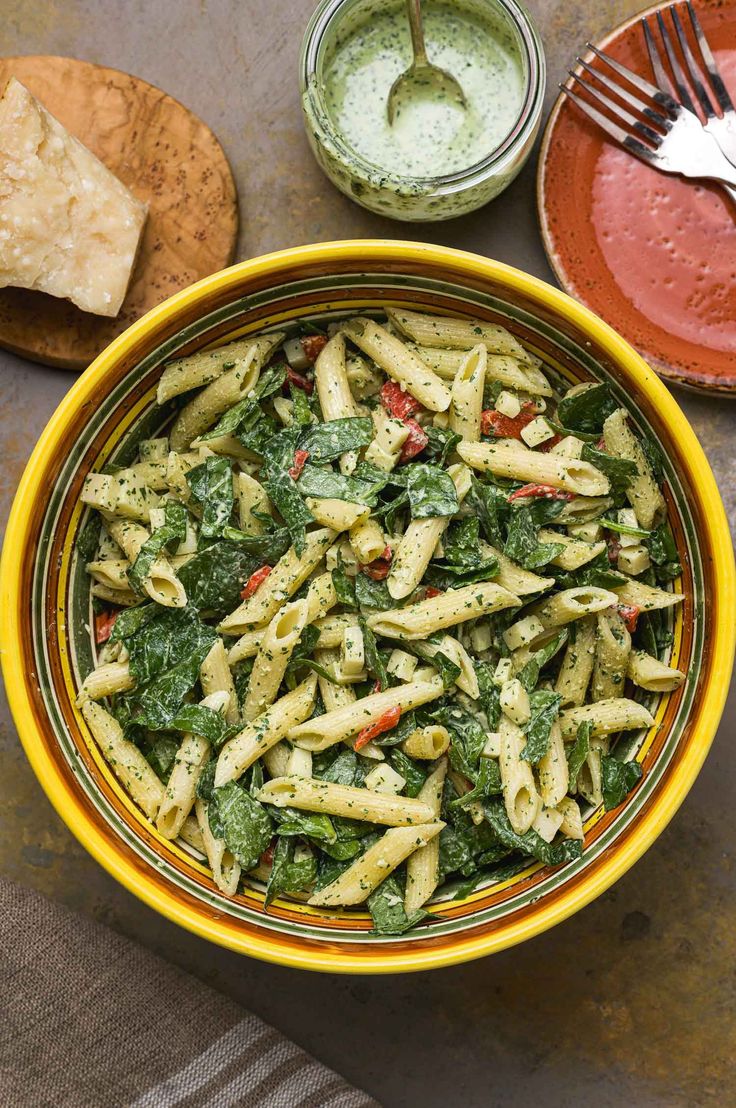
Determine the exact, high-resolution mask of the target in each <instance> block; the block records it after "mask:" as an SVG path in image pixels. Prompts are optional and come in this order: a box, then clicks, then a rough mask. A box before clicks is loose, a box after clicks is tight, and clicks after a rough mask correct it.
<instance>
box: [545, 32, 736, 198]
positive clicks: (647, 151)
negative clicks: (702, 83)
mask: <svg viewBox="0 0 736 1108" xmlns="http://www.w3.org/2000/svg"><path fill="white" fill-rule="evenodd" d="M586 46H587V48H588V49H589V50H592V52H593V53H594V54H595V55H596V57H598V58H599V59H600V60H601V61H602V62H603V63H604V65H605V66H607V67H608V68H609V69H611V70H613V72H614V73H615V74H617V75H618V76H619V77H622V78H623V79H624V81H625V82H627V83H628V84H629V85H633V87H634V88H635V89H636V90H637V93H639V94H640V95H635V94H634V93H633V92H631V91H630V90H629V89H628V88H626V86H625V85H624V84H623V83H621V82H619V81H616V80H614V79H613V77H611V76H610V75H609V73H608V72H606V71H603V70H601V69H594V68H593V66H592V65H590V64H589V63H588V62H586V61H584V60H583V59H582V58H576V61H577V63H578V64H579V65H580V66H581V67H582V68H583V70H585V72H586V74H589V75H590V78H592V79H586V78H584V77H583V76H581V75H580V74H578V73H574V72H573V71H572V70H570V76H571V77H572V78H573V80H574V81H575V82H576V83H577V84H578V85H579V86H580V87H581V88H582V89H584V90H585V92H586V93H587V94H588V95H589V96H591V97H593V99H595V100H597V101H598V102H599V103H600V104H602V105H603V106H604V107H605V109H606V111H607V113H608V114H604V112H602V111H599V109H598V108H596V107H595V106H594V105H593V104H591V103H590V101H589V100H586V99H584V98H583V97H582V96H578V95H577V94H576V93H575V92H573V91H572V89H571V88H568V86H567V85H561V86H560V88H561V89H562V91H563V92H564V93H565V95H566V96H569V97H570V99H571V100H573V101H574V102H575V103H576V104H577V106H578V107H579V108H580V109H581V110H582V111H584V112H585V113H586V115H588V116H590V118H591V119H593V120H595V122H596V123H597V124H598V125H599V127H602V128H603V130H604V131H605V132H606V134H608V135H610V136H611V138H613V139H615V140H616V142H618V143H620V144H621V146H623V147H624V149H626V150H628V151H629V153H631V154H633V155H634V156H635V157H637V158H639V159H641V161H643V162H646V163H647V164H648V165H652V166H654V167H655V168H657V169H659V170H661V171H662V172H663V173H679V174H682V176H684V177H692V178H705V179H709V180H713V181H717V182H718V183H719V184H721V185H724V186H732V187H735V188H736V166H734V165H732V164H731V162H730V161H729V160H728V158H727V157H726V156H725V155H724V154H723V153H722V152H721V150H720V148H719V146H718V144H717V143H716V141H715V139H714V138H713V137H712V135H709V134H708V132H707V131H706V130H705V129H704V127H703V124H702V123H701V122H700V120H699V119H698V117H697V115H695V114H694V112H691V111H690V110H689V109H688V108H685V107H683V105H682V104H679V103H678V102H677V101H676V100H675V99H674V98H673V97H672V96H670V94H669V93H668V92H663V91H662V90H661V89H659V88H657V87H656V86H655V85H652V84H650V82H649V81H647V80H645V78H644V77H640V76H639V74H638V73H634V72H633V70H631V69H628V68H627V67H626V66H625V65H622V64H621V63H620V62H617V61H616V60H615V58H611V57H610V56H609V55H608V54H605V53H604V52H603V51H602V50H599V49H598V48H597V47H596V46H593V45H592V44H591V43H586ZM593 80H595V81H598V82H599V83H600V84H601V85H603V86H604V88H607V89H609V90H610V91H611V92H612V93H614V95H615V96H616V97H617V98H618V100H614V99H612V98H611V97H610V96H608V95H606V93H604V92H602V91H601V89H600V88H598V87H597V85H595V84H594V83H593ZM643 97H644V98H646V99H644V98H643ZM619 101H623V102H624V103H625V104H628V105H630V107H632V108H633V109H634V111H635V112H637V113H639V115H641V116H643V117H644V120H646V122H645V121H644V120H642V119H639V118H638V116H636V115H633V114H632V113H631V112H630V111H628V110H627V109H626V108H624V107H623V106H622V104H621V103H619ZM649 101H651V103H650V102H649Z"/></svg>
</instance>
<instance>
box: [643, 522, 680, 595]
mask: <svg viewBox="0 0 736 1108" xmlns="http://www.w3.org/2000/svg"><path fill="white" fill-rule="evenodd" d="M644 545H645V546H646V548H647V550H648V551H649V557H650V558H651V560H652V562H653V564H654V567H655V568H654V575H655V577H656V578H657V582H658V584H665V583H666V582H667V581H674V579H675V578H676V577H679V576H680V574H681V573H682V565H681V564H680V557H679V555H678V553H677V547H676V546H675V540H674V539H673V537H672V532H671V531H670V529H669V527H668V526H667V524H666V523H662V524H661V525H660V526H659V527H657V528H655V530H654V531H652V532H651V534H650V535H649V538H648V539H647V540H646V541H645V543H644Z"/></svg>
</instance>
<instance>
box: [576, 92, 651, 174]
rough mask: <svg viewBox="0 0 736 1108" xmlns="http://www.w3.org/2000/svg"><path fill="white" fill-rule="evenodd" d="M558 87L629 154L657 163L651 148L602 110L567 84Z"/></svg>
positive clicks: (649, 162) (648, 162)
mask: <svg viewBox="0 0 736 1108" xmlns="http://www.w3.org/2000/svg"><path fill="white" fill-rule="evenodd" d="M560 88H561V89H562V91H563V92H564V94H565V96H569V97H570V99H571V100H572V101H574V103H575V104H577V106H578V107H579V108H580V110H581V111H583V112H585V114H586V115H587V116H590V118H591V119H592V120H593V121H594V122H595V123H597V124H598V126H599V127H601V128H602V130H604V131H605V132H606V134H607V135H610V136H611V138H612V139H615V141H616V142H618V143H619V144H620V145H621V146H623V147H624V148H625V149H626V150H628V151H629V152H630V153H631V154H634V156H635V157H637V158H640V159H641V161H643V162H647V164H649V165H656V164H657V160H658V159H657V155H656V154H655V152H654V151H653V150H650V149H649V147H648V146H645V145H644V143H642V142H638V141H637V140H636V139H635V138H632V137H631V135H630V134H629V133H628V132H627V131H624V129H623V127H619V126H618V124H617V123H614V122H613V121H612V120H610V119H609V118H608V116H607V115H604V114H603V112H599V111H598V109H597V108H594V107H593V105H592V104H589V103H588V101H587V100H583V98H582V97H581V96H578V95H577V94H576V93H574V92H573V91H572V89H571V88H568V87H567V85H560Z"/></svg>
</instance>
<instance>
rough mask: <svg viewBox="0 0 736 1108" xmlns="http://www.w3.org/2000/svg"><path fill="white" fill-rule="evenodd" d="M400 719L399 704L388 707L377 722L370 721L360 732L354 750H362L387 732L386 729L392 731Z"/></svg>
mask: <svg viewBox="0 0 736 1108" xmlns="http://www.w3.org/2000/svg"><path fill="white" fill-rule="evenodd" d="M400 719H401V708H400V707H399V706H398V704H397V705H395V706H394V707H393V708H388V709H387V710H386V711H385V712H384V713H383V715H382V716H379V718H378V719H377V720H376V722H375V723H369V724H368V726H367V727H364V728H363V730H362V731H360V732H359V733H358V737H357V739H356V740H355V742H354V743H353V750H360V749H361V748H362V747H364V746H366V745H367V744H368V743H369V742H370V741H371V740H372V739H377V738H378V736H379V735H383V734H385V732H386V731H391V730H392V729H393V728H394V727H395V726H396V724H397V723H398V722H399V720H400Z"/></svg>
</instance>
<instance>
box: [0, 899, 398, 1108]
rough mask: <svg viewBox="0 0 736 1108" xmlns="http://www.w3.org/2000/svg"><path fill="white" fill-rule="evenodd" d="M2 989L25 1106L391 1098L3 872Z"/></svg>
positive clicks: (212, 1106)
mask: <svg viewBox="0 0 736 1108" xmlns="http://www.w3.org/2000/svg"><path fill="white" fill-rule="evenodd" d="M0 989H2V999H1V1000H0V1103H2V1104H6V1105H9V1106H11V1105H12V1106H13V1108H16V1106H18V1108H35V1106H36V1105H39V1106H40V1105H49V1106H50V1105H53V1106H54V1108H98V1106H99V1108H118V1106H122V1105H125V1106H130V1108H168V1106H170V1105H171V1106H174V1105H175V1106H176V1108H205V1106H206V1108H226V1106H230V1105H233V1106H238V1108H380V1105H378V1103H377V1102H376V1101H375V1100H373V1099H372V1098H371V1097H369V1096H367V1095H366V1094H365V1093H362V1092H360V1091H359V1090H358V1089H355V1088H353V1087H352V1086H351V1085H348V1084H347V1083H346V1082H345V1081H344V1080H343V1078H342V1077H340V1076H338V1075H337V1074H336V1073H333V1071H332V1070H330V1069H328V1068H327V1067H326V1066H323V1065H322V1064H321V1063H320V1062H317V1061H315V1059H314V1058H312V1057H310V1055H308V1054H306V1053H305V1052H304V1051H303V1050H301V1049H300V1048H299V1047H298V1046H296V1045H295V1044H294V1043H293V1042H290V1041H289V1040H288V1039H286V1038H285V1037H284V1036H283V1035H282V1034H281V1033H280V1032H278V1031H276V1030H275V1029H274V1028H273V1027H269V1026H268V1025H267V1024H265V1023H263V1022H262V1021H261V1020H260V1019H258V1017H257V1016H254V1015H252V1014H251V1013H249V1012H246V1011H244V1010H243V1009H241V1008H240V1007H238V1005H237V1004H234V1003H233V1002H232V1001H230V1000H227V999H226V998H225V997H223V996H221V995H220V994H219V993H217V992H215V991H214V990H212V989H210V988H208V987H207V986H206V985H203V984H202V983H201V982H199V981H197V980H195V978H193V977H190V976H189V975H188V974H186V973H184V972H183V971H181V970H179V969H176V968H175V967H174V966H171V965H169V964H168V963H166V962H164V961H163V960H162V959H160V958H158V957H156V956H155V955H154V954H151V953H150V952H149V951H147V950H144V949H143V948H142V947H140V946H138V945H137V944H136V943H133V942H130V941H128V940H127V939H124V938H122V937H121V936H119V935H116V934H115V933H114V932H113V931H110V930H108V929H107V928H106V927H103V926H101V925H100V924H96V923H94V922H92V921H90V920H87V919H83V918H82V917H80V916H77V915H75V914H74V913H72V912H70V911H68V910H67V909H66V908H64V907H62V906H60V905H58V904H53V903H51V902H50V901H48V900H46V899H45V898H44V897H42V896H40V895H38V894H37V893H35V892H31V891H30V890H28V889H23V888H20V887H19V886H17V885H13V884H10V883H9V882H2V881H0Z"/></svg>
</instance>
